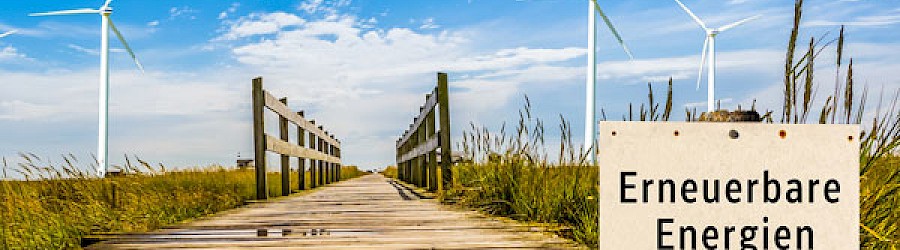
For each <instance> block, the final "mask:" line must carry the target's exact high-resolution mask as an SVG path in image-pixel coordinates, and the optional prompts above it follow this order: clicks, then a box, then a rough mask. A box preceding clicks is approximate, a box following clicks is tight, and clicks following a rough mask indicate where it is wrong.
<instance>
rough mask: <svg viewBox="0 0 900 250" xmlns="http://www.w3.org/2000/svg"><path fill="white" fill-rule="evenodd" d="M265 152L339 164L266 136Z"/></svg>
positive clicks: (319, 154) (308, 149)
mask: <svg viewBox="0 0 900 250" xmlns="http://www.w3.org/2000/svg"><path fill="white" fill-rule="evenodd" d="M265 138H266V150H268V151H272V152H275V153H279V154H283V155H288V156H291V157H301V158H307V159H313V160H322V161H327V162H333V163H340V162H341V159H340V158H337V157H334V156H330V155H327V154H325V153H322V152H319V151H317V150H315V149H310V148H305V147H301V146H298V145H294V144H290V143H288V142H285V141H282V140H280V139H278V138H275V137H272V136H270V135H266V136H265Z"/></svg>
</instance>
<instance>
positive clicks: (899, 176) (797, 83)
mask: <svg viewBox="0 0 900 250" xmlns="http://www.w3.org/2000/svg"><path fill="white" fill-rule="evenodd" d="M802 9H803V0H795V4H794V25H793V29H792V31H791V36H790V38H789V40H788V53H787V54H786V56H785V71H784V97H785V99H784V100H785V101H784V106H783V108H782V117H781V119H780V121H781V122H782V123H807V122H808V121H807V117H808V116H809V115H810V113H811V112H812V111H814V110H818V112H817V113H818V115H819V119H818V120H817V121H816V122H817V123H820V124H863V121H864V120H865V119H866V115H865V114H866V108H867V107H868V105H867V103H866V101H867V100H868V99H869V97H868V88H867V87H865V86H864V87H862V91H861V94H860V93H857V91H859V87H858V86H855V85H856V82H855V81H854V77H853V58H850V59H849V60H848V64H847V65H846V74H845V75H844V76H843V77H842V75H841V71H842V67H843V63H842V62H843V57H844V41H845V33H844V27H843V26H841V28H840V32H839V34H838V37H837V38H835V39H825V37H827V33H826V34H824V35H822V36H821V37H819V38H815V37H811V38H810V42H809V44H808V48H807V50H806V52H805V53H804V54H803V55H800V58H799V60H795V59H796V58H795V57H796V56H795V55H794V52H795V50H796V48H795V47H796V46H797V40H798V39H799V38H798V36H799V35H798V34H799V33H800V30H799V28H800V22H801V20H802V13H803V11H802ZM822 41H827V42H824V43H823V42H822ZM835 41H837V46H836V48H835V53H836V55H837V56H836V60H835V61H834V66H835V78H834V87H833V89H834V91H833V93H832V94H831V95H829V96H827V97H825V99H824V100H825V102H824V103H823V104H821V107H818V108H816V107H814V105H815V103H816V102H815V96H816V93H817V92H816V91H817V89H818V86H819V85H820V84H819V81H818V80H817V79H815V78H814V74H813V71H814V70H815V69H816V65H817V64H816V59H817V58H818V56H819V53H821V52H822V51H823V50H824V49H826V48H827V47H829V46H830V45H832V44H833V43H834V42H835ZM842 79H843V80H844V81H843V82H841V80H842ZM880 93H881V95H882V96H880V97H879V102H878V103H877V104H876V106H875V108H876V110H875V112H874V115H872V116H871V118H869V119H871V120H870V121H869V123H870V124H868V125H864V126H863V129H862V131H861V132H860V140H861V141H860V154H859V157H860V167H859V175H860V229H859V234H860V240H861V244H860V248H864V249H877V250H881V249H885V250H887V249H890V250H896V249H900V157H898V155H897V153H898V147H900V112H898V111H900V110H898V100H900V91H898V92H896V93H895V94H894V95H893V98H891V99H889V100H888V102H887V103H885V102H884V96H883V95H884V94H885V92H884V91H883V90H882V91H881V92H880ZM769 121H770V122H771V121H772V120H769Z"/></svg>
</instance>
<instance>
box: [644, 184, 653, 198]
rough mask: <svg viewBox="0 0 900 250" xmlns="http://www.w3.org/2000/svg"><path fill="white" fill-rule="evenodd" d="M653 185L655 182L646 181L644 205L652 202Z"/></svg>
mask: <svg viewBox="0 0 900 250" xmlns="http://www.w3.org/2000/svg"><path fill="white" fill-rule="evenodd" d="M651 185H653V180H644V203H647V202H650V191H648V190H650V186H651Z"/></svg>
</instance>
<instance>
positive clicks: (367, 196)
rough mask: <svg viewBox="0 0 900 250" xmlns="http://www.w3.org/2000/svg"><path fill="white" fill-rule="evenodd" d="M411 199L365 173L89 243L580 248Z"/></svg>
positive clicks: (539, 233) (154, 246)
mask: <svg viewBox="0 0 900 250" xmlns="http://www.w3.org/2000/svg"><path fill="white" fill-rule="evenodd" d="M416 197H417V196H416V195H415V194H413V193H410V192H409V191H408V190H406V189H405V188H403V187H401V186H399V184H394V183H391V182H389V181H388V180H387V179H385V178H384V177H382V176H380V175H369V176H365V177H361V178H358V179H354V180H350V181H346V182H339V183H335V184H332V185H328V186H325V187H323V188H321V189H319V190H318V191H315V192H312V193H307V194H305V195H301V196H294V197H290V198H287V199H279V200H274V201H271V202H266V203H256V204H253V205H250V206H248V207H245V208H240V209H235V210H232V211H227V212H224V213H222V214H219V215H217V216H212V217H209V218H205V219H200V220H196V221H194V222H191V223H188V224H183V225H179V226H175V227H172V228H170V229H166V230H162V231H157V232H151V233H143V234H130V235H123V236H121V237H119V238H117V239H114V240H111V241H108V242H104V243H101V244H99V245H95V246H92V247H90V249H246V248H273V249H573V248H581V247H580V246H578V245H576V244H574V243H572V242H571V241H569V240H565V239H562V238H559V237H556V236H554V235H552V234H549V233H548V232H545V231H543V230H542V229H540V228H536V227H531V226H527V225H523V224H517V223H512V222H509V221H507V220H500V219H494V218H489V217H485V216H482V215H480V214H478V213H476V212H471V211H461V210H457V209H451V208H449V207H445V206H443V205H441V204H439V203H437V202H436V201H434V200H423V199H418V198H416ZM258 230H263V231H264V232H265V235H266V236H265V237H260V236H259V231H258ZM284 230H289V233H284V232H285V231H284ZM314 232H315V233H314Z"/></svg>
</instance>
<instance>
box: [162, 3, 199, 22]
mask: <svg viewBox="0 0 900 250" xmlns="http://www.w3.org/2000/svg"><path fill="white" fill-rule="evenodd" d="M199 12H200V11H198V10H195V9H193V8H191V7H189V6H182V7H172V8H170V9H169V20H174V19H175V18H179V17H183V18H187V19H191V20H193V19H197V16H195V15H194V14H197V13H199Z"/></svg>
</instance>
